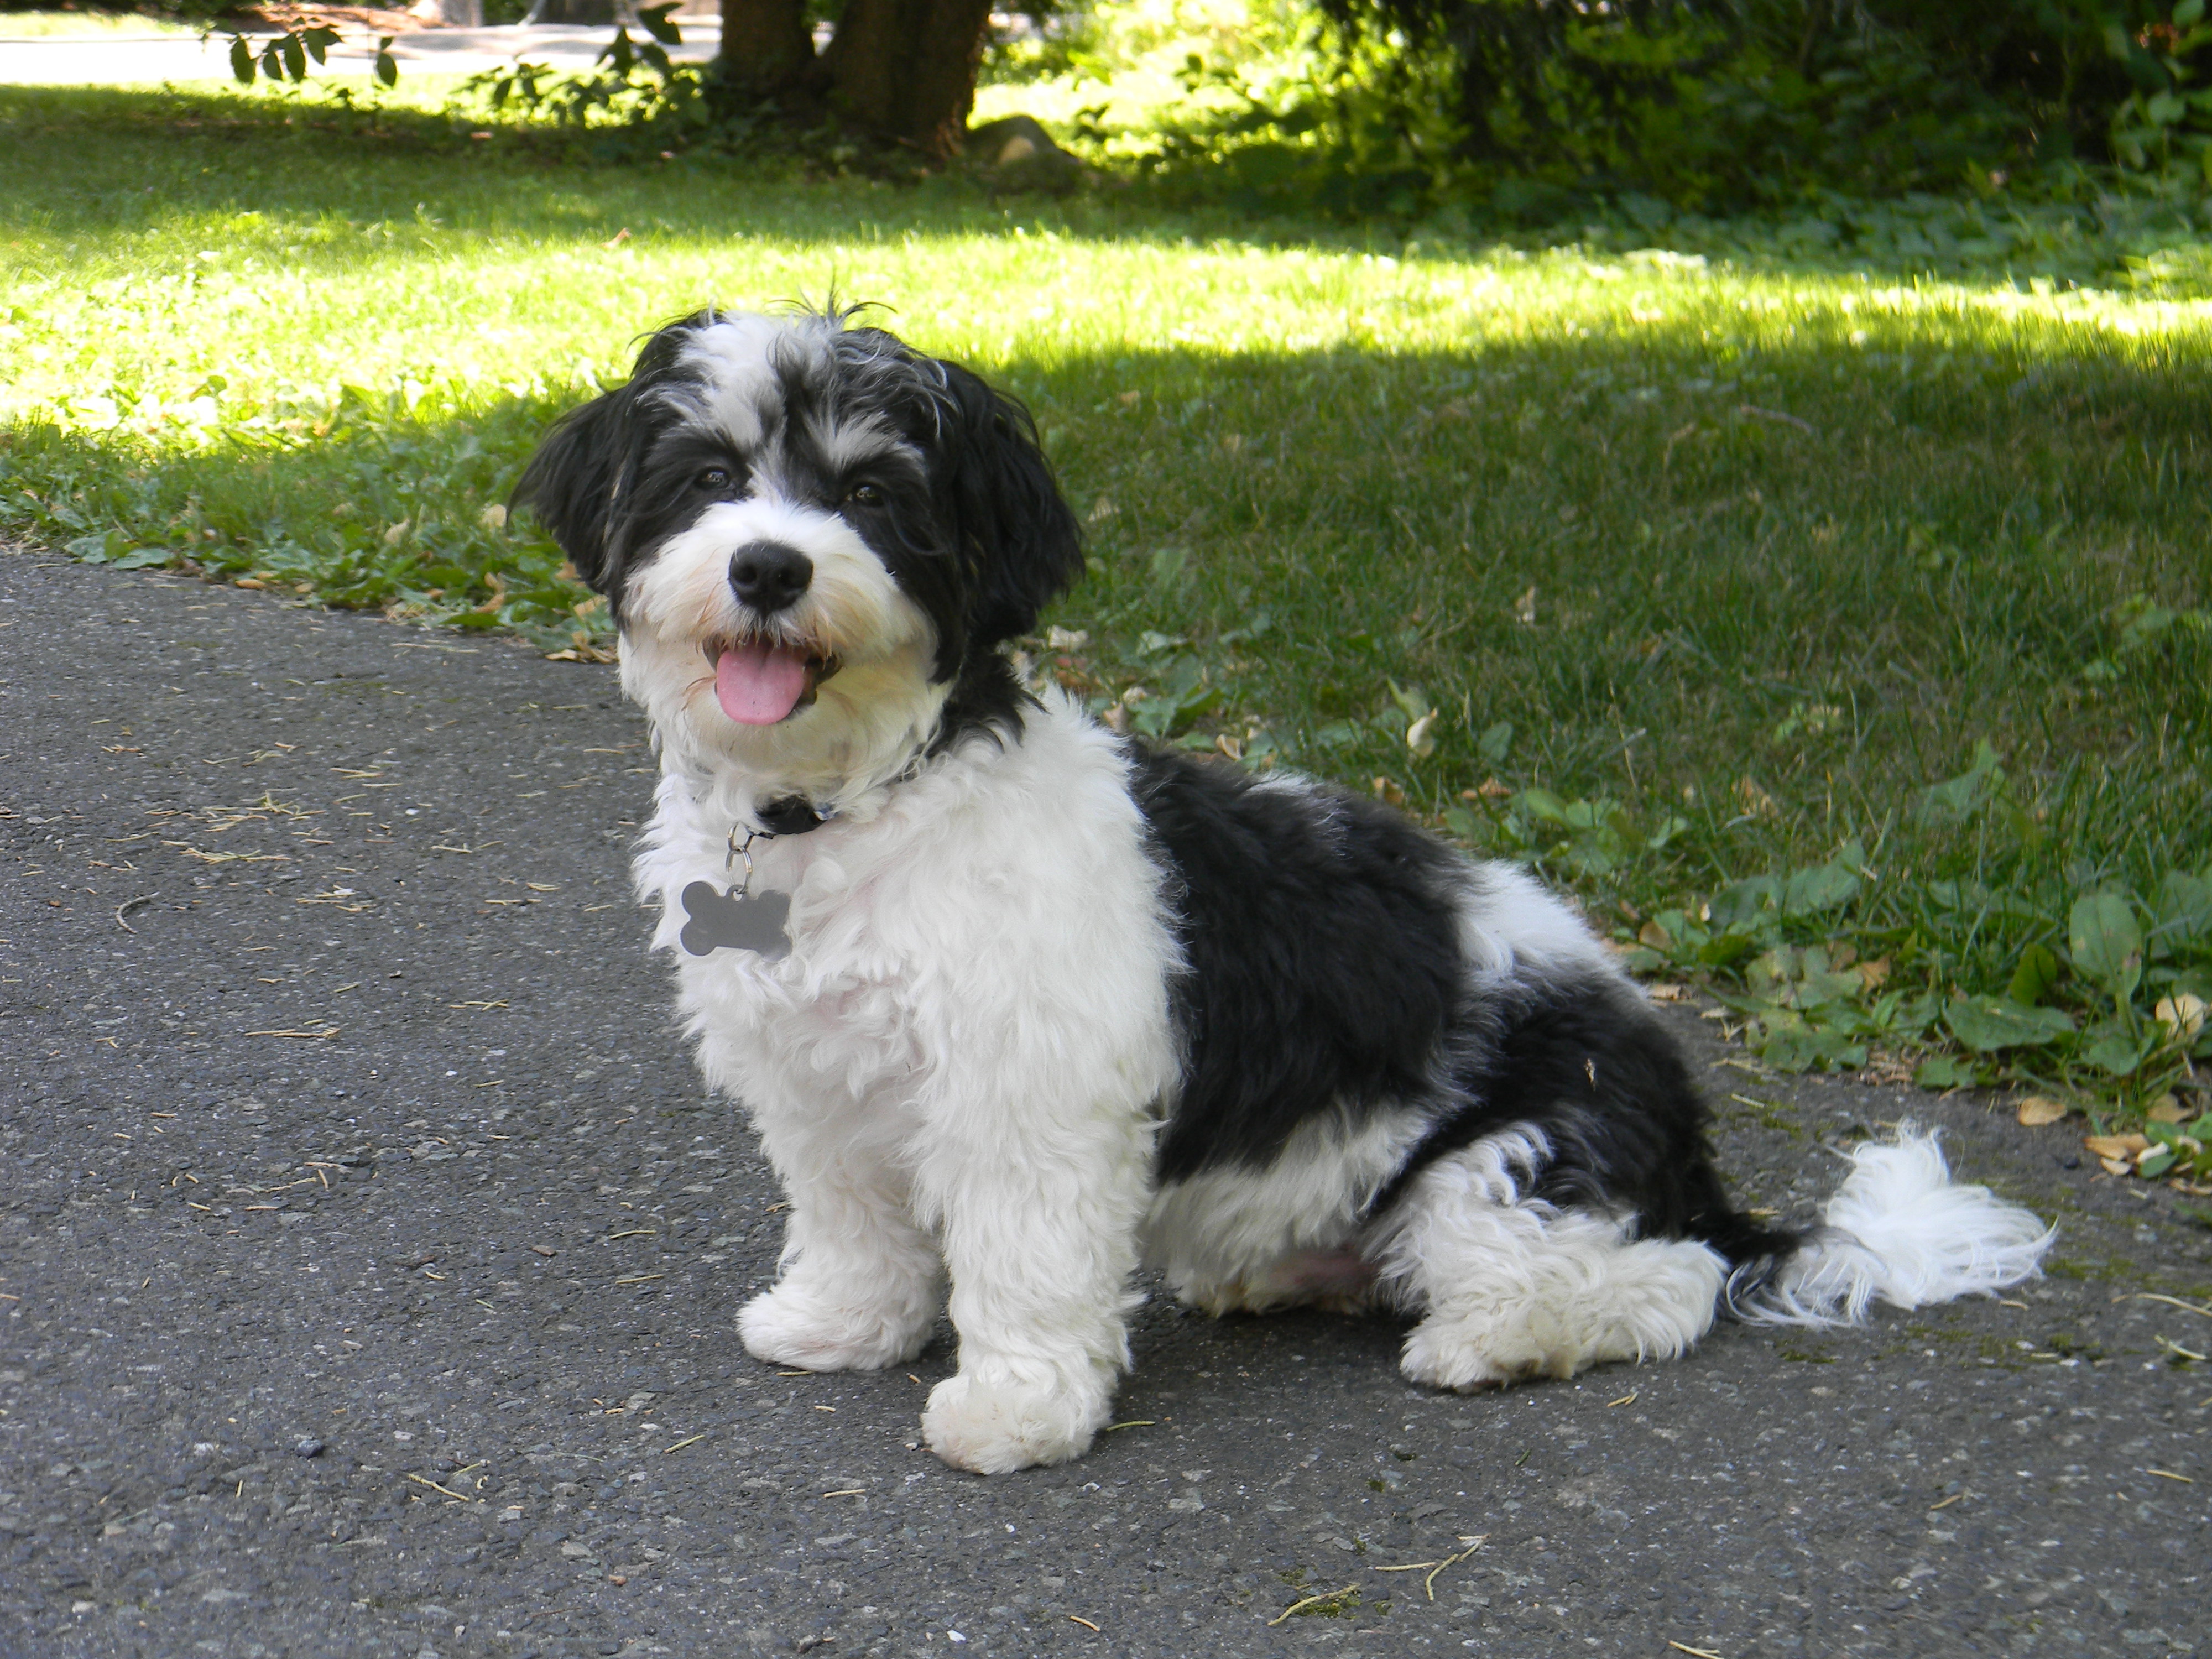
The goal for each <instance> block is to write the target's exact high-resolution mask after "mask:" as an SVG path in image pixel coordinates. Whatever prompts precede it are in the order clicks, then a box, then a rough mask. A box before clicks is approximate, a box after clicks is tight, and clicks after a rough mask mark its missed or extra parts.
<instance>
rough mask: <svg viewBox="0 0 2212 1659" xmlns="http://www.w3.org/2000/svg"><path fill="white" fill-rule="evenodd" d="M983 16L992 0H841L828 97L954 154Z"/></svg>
mask: <svg viewBox="0 0 2212 1659" xmlns="http://www.w3.org/2000/svg"><path fill="white" fill-rule="evenodd" d="M723 3H724V4H725V5H727V4H729V3H731V0H723ZM990 21H991V0H847V4H846V7H845V15H844V17H843V18H842V20H841V21H839V23H838V25H837V34H836V39H835V40H832V41H831V42H830V43H829V50H828V52H825V53H823V67H824V68H825V69H826V70H828V72H829V86H830V100H831V102H832V103H833V104H834V105H835V106H836V109H837V111H838V112H839V114H841V115H842V117H843V118H845V119H846V120H848V121H849V122H851V123H852V124H853V125H856V126H859V127H860V128H862V129H864V130H865V131H869V132H872V133H873V134H874V135H875V136H876V137H879V138H887V139H890V140H891V141H893V142H894V143H903V144H908V145H911V146H912V147H913V148H915V149H919V150H921V152H922V153H923V154H925V155H931V156H935V157H939V158H942V157H945V156H947V155H957V154H958V153H959V149H960V143H961V138H962V137H963V134H965V132H966V131H967V130H968V112H969V110H970V109H972V108H974V107H975V74H976V70H978V69H979V68H980V67H981V64H982V61H983V35H984V32H985V30H986V29H987V28H988V27H990ZM723 50H724V51H725V52H726V51H727V50H728V47H727V46H724V48H723Z"/></svg>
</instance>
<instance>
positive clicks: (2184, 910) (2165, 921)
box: [2152, 870, 2212, 950]
mask: <svg viewBox="0 0 2212 1659" xmlns="http://www.w3.org/2000/svg"><path fill="white" fill-rule="evenodd" d="M2152 915H2153V917H2154V921H2153V922H2152V928H2153V932H2154V936H2155V938H2156V940H2157V942H2158V943H2159V944H2160V945H2164V946H2165V947H2166V949H2168V950H2174V949H2178V948H2179V947H2180V946H2182V945H2192V944H2194V943H2196V942H2197V940H2199V939H2203V938H2205V937H2206V936H2207V935H2208V934H2212V881H2207V880H2206V879H2205V878H2203V877H2202V876H2192V875H2190V874H2189V873H2187V872H2185V871H2181V870H2169V871H2167V872H2166V878H2165V879H2164V880H2162V881H2160V883H2159V884H2158V899H2157V902H2155V903H2154V905H2153V906H2152Z"/></svg>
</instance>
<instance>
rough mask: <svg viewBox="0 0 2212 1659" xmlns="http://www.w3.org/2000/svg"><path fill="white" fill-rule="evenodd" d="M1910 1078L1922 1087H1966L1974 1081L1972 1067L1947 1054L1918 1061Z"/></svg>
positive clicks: (1970, 1085) (1970, 1086) (1969, 1086)
mask: <svg viewBox="0 0 2212 1659" xmlns="http://www.w3.org/2000/svg"><path fill="white" fill-rule="evenodd" d="M1912 1080H1913V1081H1914V1082H1915V1083H1917V1084H1918V1085H1920V1086H1921V1087H1922V1088H1923V1089H1968V1088H1972V1086H1973V1085H1974V1082H1975V1076H1974V1069H1973V1067H1972V1066H1968V1065H1966V1063H1965V1062H1964V1061H1962V1060H1954V1059H1952V1058H1951V1057H1950V1056H1949V1055H1948V1054H1938V1055H1936V1057H1935V1058H1934V1059H1932V1060H1922V1061H1921V1062H1920V1069H1919V1070H1918V1071H1917V1072H1915V1073H1913V1074H1912Z"/></svg>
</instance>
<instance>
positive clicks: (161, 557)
mask: <svg viewBox="0 0 2212 1659" xmlns="http://www.w3.org/2000/svg"><path fill="white" fill-rule="evenodd" d="M172 556H173V555H172V554H171V553H170V551H169V550H168V549H167V548H166V547H129V548H125V549H124V550H123V551H122V552H120V553H118V554H116V555H114V556H112V558H110V559H109V560H108V563H109V564H110V565H111V566H112V567H113V568H115V569H118V570H151V569H153V568H155V566H156V565H164V564H167V563H168V562H169V561H170V559H171V557H172Z"/></svg>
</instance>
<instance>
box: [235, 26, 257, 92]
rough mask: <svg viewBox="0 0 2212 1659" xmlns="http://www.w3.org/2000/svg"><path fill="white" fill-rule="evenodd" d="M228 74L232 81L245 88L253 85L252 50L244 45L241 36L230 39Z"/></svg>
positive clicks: (242, 36) (243, 38)
mask: <svg viewBox="0 0 2212 1659" xmlns="http://www.w3.org/2000/svg"><path fill="white" fill-rule="evenodd" d="M230 74H231V78H232V79H233V80H235V81H239V82H244V83H245V84H246V85H247V86H251V85H252V84H253V49H252V47H251V46H247V45H246V37H245V36H244V35H242V34H234V35H232V36H231V37H230Z"/></svg>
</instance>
